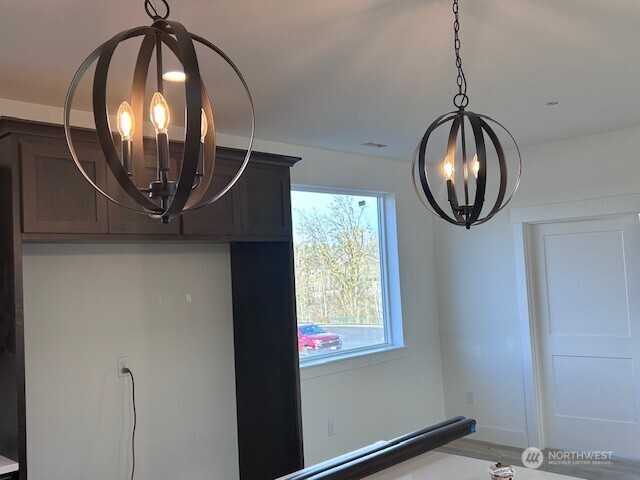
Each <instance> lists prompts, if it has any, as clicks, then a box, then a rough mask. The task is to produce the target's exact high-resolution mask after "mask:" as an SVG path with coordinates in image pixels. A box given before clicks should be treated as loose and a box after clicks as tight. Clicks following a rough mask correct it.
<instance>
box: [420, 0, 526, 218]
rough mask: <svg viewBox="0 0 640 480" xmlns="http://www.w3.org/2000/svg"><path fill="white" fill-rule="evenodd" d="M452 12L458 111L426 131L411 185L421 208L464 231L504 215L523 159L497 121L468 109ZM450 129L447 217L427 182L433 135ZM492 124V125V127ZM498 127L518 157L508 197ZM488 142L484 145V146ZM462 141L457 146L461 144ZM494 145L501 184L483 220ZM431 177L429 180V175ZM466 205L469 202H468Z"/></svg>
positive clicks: (455, 3) (457, 28)
mask: <svg viewBox="0 0 640 480" xmlns="http://www.w3.org/2000/svg"><path fill="white" fill-rule="evenodd" d="M453 13H454V23H453V30H454V52H455V58H456V62H455V63H456V68H457V70H458V75H457V79H456V83H457V85H458V93H456V94H455V96H454V97H453V104H454V106H455V107H457V110H456V111H452V112H449V113H446V114H444V115H441V116H440V117H438V118H437V119H436V120H435V121H434V122H433V123H432V124H431V125H430V126H429V127H428V128H427V131H426V132H425V134H424V136H423V137H422V139H421V140H420V142H419V143H418V146H417V147H416V152H415V154H414V158H413V164H412V169H411V173H412V181H413V188H414V190H415V192H416V195H417V196H418V198H419V199H420V201H421V202H422V204H423V205H424V206H425V207H426V208H427V209H428V210H429V211H431V213H433V214H434V215H437V216H439V217H440V218H442V219H444V220H446V221H447V222H449V223H452V224H454V225H458V226H464V227H466V228H467V229H470V228H471V226H472V225H480V224H482V223H485V222H487V221H488V220H490V219H491V218H493V216H494V215H495V214H496V213H498V212H499V211H500V210H502V209H503V208H504V207H505V206H506V205H507V204H508V203H509V201H510V200H511V198H512V197H513V195H514V194H515V192H516V190H517V189H518V186H519V184H520V177H521V174H522V157H521V155H520V149H519V147H518V144H517V142H516V141H515V139H514V137H513V135H511V133H510V132H509V131H508V130H507V129H506V128H505V127H504V126H503V125H502V124H501V123H499V122H497V121H496V120H494V119H492V118H491V117H488V116H486V115H481V114H477V113H474V112H471V111H469V110H466V107H467V106H468V105H469V97H468V95H467V79H466V77H465V74H464V70H463V69H462V58H461V56H460V46H461V44H460V37H459V31H460V19H459V5H458V0H454V1H453ZM449 123H450V124H451V126H450V128H449V133H448V141H447V148H446V155H445V157H444V158H445V160H444V164H443V169H444V170H445V172H444V173H445V178H446V187H447V202H448V204H449V209H450V211H451V214H448V213H446V212H445V208H443V206H442V205H441V204H440V203H439V202H438V201H437V200H436V198H435V195H434V193H433V188H432V186H431V184H432V182H433V178H430V176H429V173H428V169H427V165H428V161H427V160H428V159H427V147H428V145H429V141H430V140H431V137H432V135H433V133H434V132H435V131H436V130H437V129H438V128H440V127H442V126H445V125H447V124H449ZM466 123H468V124H469V125H470V126H471V130H472V131H471V134H472V138H473V141H474V143H475V145H474V147H475V155H474V157H473V159H472V160H471V161H469V158H468V155H467V153H468V151H469V145H468V144H467V138H468V132H467V128H466V125H465V124H466ZM492 124H493V126H492ZM496 127H498V128H500V129H501V130H503V131H504V132H506V134H507V136H508V138H510V139H511V140H512V141H513V144H514V145H515V155H516V156H517V167H518V168H517V174H516V180H515V184H514V186H513V189H512V190H511V192H510V193H508V194H507V188H508V178H509V171H508V168H507V157H506V155H505V151H504V148H503V147H502V144H501V143H500V140H499V137H498V135H497V134H496ZM487 139H488V143H489V145H488V144H487ZM459 140H460V142H459ZM458 143H460V145H461V150H462V152H461V153H462V155H461V157H460V158H459V159H458V162H457V163H458V165H459V166H460V167H461V168H462V183H463V185H462V187H463V188H462V190H463V198H464V203H462V204H461V203H460V200H459V198H458V191H457V189H456V185H455V168H456V167H455V165H456V149H457V145H458ZM488 146H492V147H493V148H494V149H495V152H496V155H497V159H498V171H499V175H500V177H499V182H498V185H499V186H498V192H497V195H496V201H495V203H494V204H493V206H492V207H491V209H490V211H489V212H487V213H486V215H484V216H481V215H482V210H483V207H484V204H485V195H486V193H487V191H486V190H487V147H488ZM470 172H471V174H472V175H473V176H474V177H475V182H476V183H475V195H474V196H473V199H471V198H470V188H469V187H470V185H469V182H470V176H471V175H470ZM432 176H433V175H432ZM470 200H473V202H472V203H471V202H470Z"/></svg>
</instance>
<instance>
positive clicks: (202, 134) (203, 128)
mask: <svg viewBox="0 0 640 480" xmlns="http://www.w3.org/2000/svg"><path fill="white" fill-rule="evenodd" d="M200 117H201V118H200V141H201V142H202V143H204V138H205V137H206V136H207V130H209V123H208V122H207V115H206V114H205V113H204V108H201V109H200Z"/></svg>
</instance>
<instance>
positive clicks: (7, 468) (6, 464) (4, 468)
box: [0, 455, 20, 475]
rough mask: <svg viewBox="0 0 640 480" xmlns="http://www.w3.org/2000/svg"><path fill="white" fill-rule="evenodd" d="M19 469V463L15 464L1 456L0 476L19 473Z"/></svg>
mask: <svg viewBox="0 0 640 480" xmlns="http://www.w3.org/2000/svg"><path fill="white" fill-rule="evenodd" d="M19 468H20V467H19V465H18V462H14V461H13V460H9V459H8V458H4V457H3V456H2V455H0V475H3V474H5V473H13V472H17V471H18V470H19Z"/></svg>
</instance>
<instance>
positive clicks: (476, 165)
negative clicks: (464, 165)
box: [471, 154, 480, 180]
mask: <svg viewBox="0 0 640 480" xmlns="http://www.w3.org/2000/svg"><path fill="white" fill-rule="evenodd" d="M471 173H473V176H474V177H476V180H477V179H478V173H480V162H479V161H478V154H475V155H474V156H473V160H472V161H471Z"/></svg>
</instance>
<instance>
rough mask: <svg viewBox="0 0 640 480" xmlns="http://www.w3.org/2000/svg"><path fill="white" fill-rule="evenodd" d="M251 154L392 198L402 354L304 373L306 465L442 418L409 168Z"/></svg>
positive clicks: (431, 302) (430, 291)
mask: <svg viewBox="0 0 640 480" xmlns="http://www.w3.org/2000/svg"><path fill="white" fill-rule="evenodd" d="M0 115H5V116H15V117H20V118H26V119H33V120H41V121H48V122H53V123H60V119H61V118H62V111H61V109H60V108H53V107H44V106H40V105H32V104H24V103H20V102H14V101H10V100H3V99H0ZM74 118H75V119H76V120H77V122H78V125H80V126H91V123H90V122H91V118H90V116H89V115H88V114H82V113H78V114H77V115H75V116H74ZM259 134H260V131H259V126H258V137H259ZM218 139H219V142H220V144H221V145H224V146H228V147H238V148H243V147H245V146H246V144H245V140H244V139H242V138H238V137H233V136H229V135H224V134H220V135H219V137H218ZM255 149H256V150H260V151H266V152H273V153H280V154H287V155H294V156H300V157H302V158H303V161H302V162H300V163H299V164H297V165H296V166H295V167H294V168H293V169H292V181H293V182H294V183H299V184H307V185H320V186H330V187H342V188H350V189H364V190H372V191H381V192H388V193H393V194H395V204H396V215H397V226H398V249H399V267H400V287H401V292H402V294H401V296H402V310H403V320H404V335H405V340H406V342H405V343H406V345H407V348H406V349H405V350H404V351H403V352H402V353H401V354H400V355H395V356H384V355H383V356H381V357H378V360H385V361H381V362H378V363H375V364H371V365H367V366H362V364H361V363H357V362H347V363H344V364H343V369H342V371H340V372H336V373H331V374H322V375H320V374H319V373H318V372H316V373H309V372H305V375H304V379H303V381H302V397H303V398H302V400H303V423H304V444H305V456H306V461H307V463H308V464H312V463H315V462H317V461H320V460H322V459H326V458H330V457H333V456H335V455H337V454H340V453H344V452H347V451H350V450H353V449H354V448H357V447H360V446H363V445H366V444H369V443H372V442H373V441H377V440H380V439H385V438H390V437H392V436H395V435H399V434H402V433H406V432H407V431H409V430H411V429H415V428H421V427H424V426H426V425H427V424H430V423H434V422H437V421H440V420H442V419H443V417H444V404H443V386H442V366H441V357H440V344H439V337H440V333H439V325H438V315H437V308H436V286H435V276H434V272H435V260H434V235H433V222H432V218H431V216H430V214H429V213H428V212H427V211H426V210H425V209H424V208H423V207H422V206H421V205H420V203H419V201H418V200H417V198H416V197H415V194H414V192H413V190H412V188H411V183H410V165H409V164H408V163H404V162H397V161H393V160H386V159H381V158H375V157H368V156H362V155H351V154H346V153H342V152H335V151H330V150H321V149H315V148H307V147H302V146H298V145H288V144H282V143H274V142H268V141H263V140H258V141H256V144H255ZM325 373H326V372H325ZM329 420H333V421H335V436H333V437H329V436H328V432H327V421H329Z"/></svg>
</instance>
